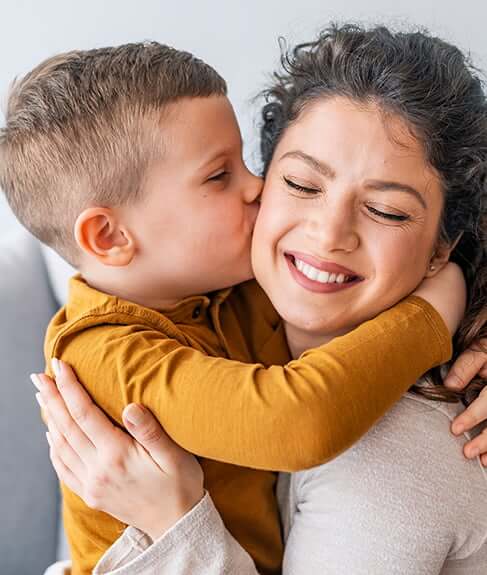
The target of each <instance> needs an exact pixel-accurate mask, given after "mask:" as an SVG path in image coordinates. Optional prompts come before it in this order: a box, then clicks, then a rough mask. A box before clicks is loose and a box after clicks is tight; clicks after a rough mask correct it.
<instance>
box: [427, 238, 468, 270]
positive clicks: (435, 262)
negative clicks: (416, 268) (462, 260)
mask: <svg viewBox="0 0 487 575" xmlns="http://www.w3.org/2000/svg"><path fill="white" fill-rule="evenodd" d="M462 235H463V232H461V233H460V234H459V235H458V237H457V238H456V240H455V241H454V242H453V243H452V244H447V243H446V242H439V243H438V244H437V246H436V249H435V251H434V253H433V255H432V256H431V259H430V262H429V264H428V269H427V270H426V274H425V277H427V278H431V277H433V276H435V275H436V274H437V273H438V272H439V271H440V270H441V269H442V268H444V267H445V266H446V264H447V263H448V261H449V260H450V255H451V253H452V251H453V250H454V249H455V248H456V247H457V244H458V242H459V241H460V239H461V237H462Z"/></svg>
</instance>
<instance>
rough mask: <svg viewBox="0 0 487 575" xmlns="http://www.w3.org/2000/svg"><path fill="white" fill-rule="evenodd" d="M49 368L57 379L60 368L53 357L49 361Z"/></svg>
mask: <svg viewBox="0 0 487 575" xmlns="http://www.w3.org/2000/svg"><path fill="white" fill-rule="evenodd" d="M51 367H52V371H53V372H54V375H55V376H56V377H59V374H60V372H61V368H60V367H59V361H58V360H57V359H56V358H55V357H53V358H52V359H51Z"/></svg>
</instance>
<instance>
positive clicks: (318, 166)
mask: <svg viewBox="0 0 487 575" xmlns="http://www.w3.org/2000/svg"><path fill="white" fill-rule="evenodd" d="M284 158H296V159H298V160H302V161H303V162H305V163H306V164H308V165H309V166H311V167H312V168H313V169H314V170H316V171H317V172H319V173H320V174H321V175H322V176H324V177H325V178H330V179H334V178H335V177H336V173H335V171H334V170H333V168H331V167H330V166H329V165H328V164H326V163H325V162H323V161H321V160H317V159H316V158H313V156H310V155H309V154H306V153H305V152H302V151H301V150H292V151H291V152H286V153H285V154H283V155H282V156H281V157H280V158H279V160H283V159H284ZM364 187H366V188H369V189H372V190H376V191H378V192H385V191H388V190H396V191H398V192H404V193H406V194H410V195H412V196H414V197H415V198H416V199H417V200H418V201H419V203H420V204H421V205H422V206H423V208H424V209H427V207H428V206H427V204H426V200H425V199H424V196H423V195H422V194H421V193H420V192H418V190H417V189H416V188H414V187H413V186H410V185H409V184H402V183H400V182H393V181H388V180H387V181H385V180H369V181H367V182H366V183H365V186H364Z"/></svg>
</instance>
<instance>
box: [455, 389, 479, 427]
mask: <svg viewBox="0 0 487 575" xmlns="http://www.w3.org/2000/svg"><path fill="white" fill-rule="evenodd" d="M486 419H487V387H484V389H482V391H481V392H480V394H479V396H478V397H477V399H476V400H475V401H473V402H472V403H471V404H470V405H469V406H468V407H467V409H466V410H465V411H464V412H463V413H461V414H460V415H459V416H458V417H456V418H455V419H454V420H453V423H452V426H451V430H452V432H453V433H454V434H455V435H460V434H461V433H463V432H464V431H469V430H470V429H472V428H473V427H475V426H476V425H478V424H479V423H481V422H482V421H484V420H486Z"/></svg>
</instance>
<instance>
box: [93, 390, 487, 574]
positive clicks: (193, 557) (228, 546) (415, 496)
mask: <svg viewBox="0 0 487 575" xmlns="http://www.w3.org/2000/svg"><path fill="white" fill-rule="evenodd" d="M460 409H461V407H460V406H456V405H453V406H452V405H447V404H444V403H438V402H430V401H426V400H424V399H422V398H419V397H417V396H415V395H411V394H408V395H406V396H405V397H404V398H403V399H402V400H401V401H400V402H399V403H398V404H397V405H396V406H395V407H394V408H393V409H392V410H391V411H390V412H389V413H388V414H387V415H386V416H385V417H384V418H383V419H382V420H381V421H380V422H379V423H378V424H377V425H376V426H375V427H374V428H373V429H372V430H371V431H370V432H369V433H368V434H367V435H366V436H365V437H364V438H363V439H362V440H361V441H360V442H359V443H357V444H356V445H355V446H354V447H352V448H351V449H349V450H348V451H347V452H346V453H344V454H343V455H341V456H340V457H338V458H336V459H335V460H334V461H332V462H330V463H327V464H325V465H321V466H318V467H315V468H313V469H310V470H307V471H303V472H299V473H295V474H293V475H284V474H283V475H281V478H280V483H279V491H280V493H279V496H280V503H281V509H282V512H283V521H284V527H285V532H286V534H287V542H286V552H285V558H284V569H283V575H315V574H316V575H318V574H320V575H321V574H322V573H326V574H327V575H485V574H486V573H487V475H486V472H485V470H484V469H483V468H482V467H481V465H480V463H479V461H478V460H475V461H466V460H465V459H464V458H463V454H462V447H463V444H464V442H465V440H466V437H461V438H455V437H454V436H453V435H451V434H450V431H449V426H450V422H451V420H452V419H453V417H454V416H455V414H456V413H458V412H459V410H460ZM138 536H139V538H138V543H137V545H136V544H135V543H134V541H135V538H134V537H133V531H132V530H130V529H129V530H127V531H126V532H125V533H124V535H123V536H122V537H121V538H120V539H119V540H118V542H117V543H116V545H114V546H113V547H112V548H111V549H110V550H109V551H108V552H107V553H106V554H105V556H104V558H103V561H102V563H100V564H99V566H98V568H97V570H96V571H95V573H96V574H98V575H101V574H103V575H115V574H127V575H128V574H129V573H130V574H134V575H135V574H137V575H154V574H156V573H157V574H159V575H166V574H167V575H189V574H190V573H191V574H192V575H230V574H240V575H256V574H257V571H256V570H255V568H254V567H252V566H251V565H249V563H248V561H249V559H250V558H249V556H248V555H247V554H246V553H245V551H244V550H243V549H242V548H241V547H237V546H236V545H235V542H234V541H231V540H229V535H228V533H227V532H225V531H224V530H223V526H222V523H221V520H220V518H219V517H218V515H217V512H216V510H215V508H214V507H213V506H212V505H211V504H210V500H209V498H208V497H207V498H206V499H205V500H203V501H202V502H201V503H200V504H199V505H198V506H197V507H196V508H195V509H194V510H193V511H192V512H191V513H190V514H188V515H187V516H186V517H185V518H183V520H181V522H180V523H179V524H177V525H176V526H175V527H174V528H173V529H172V530H171V531H170V532H168V533H167V534H166V535H164V536H163V537H162V538H161V539H160V540H158V541H157V542H155V543H154V544H152V545H151V543H150V541H149V540H148V539H147V538H145V537H144V536H142V534H140V532H138ZM239 561H240V562H241V563H238V562H239Z"/></svg>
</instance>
